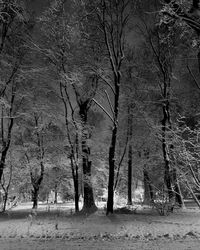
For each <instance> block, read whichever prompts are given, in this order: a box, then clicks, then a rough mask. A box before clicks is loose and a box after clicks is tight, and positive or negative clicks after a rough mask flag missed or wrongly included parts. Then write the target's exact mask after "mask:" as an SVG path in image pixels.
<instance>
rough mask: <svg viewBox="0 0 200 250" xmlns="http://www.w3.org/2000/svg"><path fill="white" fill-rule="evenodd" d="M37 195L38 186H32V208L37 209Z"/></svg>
mask: <svg viewBox="0 0 200 250" xmlns="http://www.w3.org/2000/svg"><path fill="white" fill-rule="evenodd" d="M38 195H39V187H37V186H34V187H33V190H32V201H33V207H32V208H33V209H37V207H38Z"/></svg>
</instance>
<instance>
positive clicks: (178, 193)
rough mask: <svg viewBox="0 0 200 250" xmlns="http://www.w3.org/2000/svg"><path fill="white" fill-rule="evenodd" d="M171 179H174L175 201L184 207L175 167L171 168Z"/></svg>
mask: <svg viewBox="0 0 200 250" xmlns="http://www.w3.org/2000/svg"><path fill="white" fill-rule="evenodd" d="M173 179H174V191H175V202H176V203H178V205H179V206H180V207H182V208H183V207H185V205H184V200H183V196H182V192H181V188H180V185H179V181H178V178H177V172H176V169H174V170H173Z"/></svg>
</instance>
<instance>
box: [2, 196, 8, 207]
mask: <svg viewBox="0 0 200 250" xmlns="http://www.w3.org/2000/svg"><path fill="white" fill-rule="evenodd" d="M7 200H8V192H5V194H4V199H3V209H2V212H5V211H6V204H7Z"/></svg>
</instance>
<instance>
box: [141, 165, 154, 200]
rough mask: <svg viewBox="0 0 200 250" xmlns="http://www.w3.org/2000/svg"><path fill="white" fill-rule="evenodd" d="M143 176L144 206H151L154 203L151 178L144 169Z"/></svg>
mask: <svg viewBox="0 0 200 250" xmlns="http://www.w3.org/2000/svg"><path fill="white" fill-rule="evenodd" d="M143 175H144V204H147V205H149V204H150V203H153V202H154V193H153V187H152V185H151V181H150V178H149V174H148V172H147V170H146V169H145V167H144V169H143Z"/></svg>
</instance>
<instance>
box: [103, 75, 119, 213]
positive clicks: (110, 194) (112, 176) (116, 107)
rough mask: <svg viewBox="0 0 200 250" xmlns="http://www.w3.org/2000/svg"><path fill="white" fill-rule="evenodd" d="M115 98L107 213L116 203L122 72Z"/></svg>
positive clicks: (115, 77)
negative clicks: (115, 183) (116, 153)
mask: <svg viewBox="0 0 200 250" xmlns="http://www.w3.org/2000/svg"><path fill="white" fill-rule="evenodd" d="M114 82H115V100H114V124H113V130H112V138H111V144H110V148H109V178H108V200H107V211H106V214H107V215H108V214H109V213H113V205H114V179H115V151H116V142H117V127H118V125H117V122H118V113H119V94H120V73H119V72H118V74H117V75H115V74H114Z"/></svg>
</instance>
